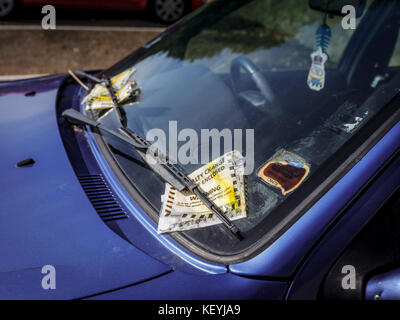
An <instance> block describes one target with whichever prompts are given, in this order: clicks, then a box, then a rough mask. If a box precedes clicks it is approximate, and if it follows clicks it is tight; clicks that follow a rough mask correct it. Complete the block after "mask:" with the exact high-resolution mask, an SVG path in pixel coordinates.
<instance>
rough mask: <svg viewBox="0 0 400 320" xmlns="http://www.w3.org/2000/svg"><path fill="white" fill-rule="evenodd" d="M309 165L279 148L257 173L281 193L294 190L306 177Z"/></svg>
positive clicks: (284, 193)
mask: <svg viewBox="0 0 400 320" xmlns="http://www.w3.org/2000/svg"><path fill="white" fill-rule="evenodd" d="M309 172H310V167H309V165H308V164H307V162H306V161H305V160H304V159H303V158H301V157H299V156H298V155H296V154H294V153H291V152H288V151H285V150H281V151H279V152H277V153H276V154H275V155H274V156H273V157H272V159H270V160H269V161H268V162H267V163H266V164H265V165H263V166H262V167H261V168H260V169H259V170H258V172H257V175H258V176H259V177H260V178H261V179H263V181H264V182H265V183H267V184H268V185H270V186H272V187H274V188H278V189H280V190H281V192H282V194H283V195H286V194H287V193H289V192H291V191H293V190H295V189H296V188H297V187H298V186H299V185H300V184H301V183H302V182H303V181H304V179H305V178H306V177H307V175H308V173H309Z"/></svg>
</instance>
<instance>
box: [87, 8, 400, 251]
mask: <svg viewBox="0 0 400 320" xmlns="http://www.w3.org/2000/svg"><path fill="white" fill-rule="evenodd" d="M348 2H351V3H352V4H353V5H352V6H351V7H350V8H347V9H346V10H348V11H345V13H343V14H342V13H341V12H342V11H341V9H342V4H343V1H330V3H331V4H332V3H333V4H332V6H333V7H331V8H329V13H328V10H327V9H326V7H325V3H326V1H322V0H321V1H311V0H287V1H286V0H285V1H273V0H253V1H232V0H228V1H223V0H221V1H218V0H215V1H212V2H211V3H210V4H208V5H206V6H204V7H202V8H201V9H199V10H197V11H195V12H194V13H192V14H191V15H189V16H188V17H186V18H185V19H184V20H183V21H182V22H181V23H179V24H178V25H175V26H173V27H172V28H169V29H167V30H166V32H164V33H163V34H161V35H160V36H159V37H157V38H156V39H154V40H153V41H151V42H149V43H147V44H146V45H144V46H143V47H141V48H140V49H138V50H137V51H135V52H134V53H133V54H132V55H130V56H128V57H127V58H125V59H123V60H122V61H121V62H119V63H117V64H116V65H114V66H112V67H111V68H110V69H109V70H107V71H106V74H107V75H108V76H109V77H111V78H112V82H113V85H114V89H115V91H116V95H117V96H118V99H119V101H120V105H121V108H122V111H123V114H124V115H125V116H126V119H127V127H128V128H130V129H132V130H134V131H135V132H137V133H139V134H141V135H142V136H143V137H146V138H147V139H148V140H150V141H151V142H155V143H157V145H158V147H159V148H160V149H163V151H164V152H165V153H166V154H167V155H168V156H169V158H170V159H171V160H173V161H176V162H177V163H178V164H179V165H180V166H181V167H182V168H183V169H184V171H185V172H186V173H187V174H190V175H191V178H192V179H193V180H194V182H196V183H197V182H199V183H202V184H204V188H203V191H205V192H206V193H208V194H209V195H212V193H213V192H214V191H215V192H216V190H219V189H218V188H222V187H223V188H225V187H226V185H229V184H233V185H234V190H235V192H236V194H235V196H234V198H233V200H232V201H233V202H232V201H231V202H229V205H232V208H230V207H228V208H227V207H226V204H225V203H224V205H223V207H224V208H225V209H227V210H228V211H229V210H236V214H237V216H231V218H232V219H233V218H235V221H234V222H235V224H236V225H237V226H238V227H239V228H240V229H241V230H242V233H243V234H244V237H245V239H244V240H243V241H236V240H235V239H234V238H232V236H231V235H230V234H229V233H227V232H225V231H224V230H223V228H222V226H221V224H220V223H219V224H218V223H214V224H209V225H208V224H207V217H208V216H207V215H204V214H203V213H204V212H202V211H201V210H200V209H199V210H197V209H196V207H195V206H194V207H190V208H186V212H184V211H182V210H181V211H180V209H182V208H180V209H179V208H177V207H174V209H173V210H172V211H173V212H172V215H173V214H174V213H175V214H176V215H177V217H175V220H173V221H175V223H174V224H173V226H171V225H172V224H171V225H168V223H169V222H168V221H167V220H163V223H164V224H165V225H164V227H165V228H166V229H164V231H165V230H166V231H169V232H172V231H174V232H175V234H176V233H179V234H180V235H181V236H183V237H184V238H185V239H186V240H190V241H191V243H195V244H196V245H197V247H199V248H200V249H201V250H204V251H205V252H209V253H211V254H215V255H219V256H234V255H237V254H242V253H243V252H246V250H248V249H249V248H253V247H254V246H255V244H259V243H260V241H261V240H263V239H267V238H268V237H269V238H268V239H270V238H273V237H275V238H276V236H277V235H279V232H281V231H282V230H285V229H287V228H288V226H290V223H293V221H295V220H296V219H297V218H298V217H299V216H292V215H291V214H292V211H293V209H294V208H296V206H298V205H299V203H300V202H301V201H303V200H304V199H305V198H307V196H308V195H310V194H311V193H312V192H313V191H314V190H315V189H317V188H318V187H319V186H320V185H321V183H322V182H323V181H325V180H326V179H327V177H328V176H329V174H331V173H332V172H334V170H336V169H337V168H338V167H340V166H341V164H342V163H343V162H344V160H345V159H346V158H347V157H348V156H349V154H351V153H352V152H354V151H355V150H356V149H357V148H358V147H359V146H360V145H361V144H362V143H363V142H364V141H365V139H366V138H367V137H368V136H369V135H371V134H372V133H371V132H373V131H371V130H373V128H377V127H373V124H374V123H375V122H376V121H378V120H377V119H378V118H379V117H380V115H383V114H384V113H385V112H386V111H387V109H388V108H389V107H388V105H390V104H389V102H390V101H391V100H392V99H393V98H394V97H395V95H396V93H397V92H398V88H399V83H400V82H399V78H400V74H399V67H400V41H399V40H398V32H399V23H400V19H399V14H400V11H399V3H398V1H382V0H379V1H373V0H369V1H348ZM335 6H336V7H335ZM332 8H333V9H332ZM352 9H354V10H352ZM353 13H354V14H353ZM96 90H97V92H96ZM100 91H101V90H98V88H96V87H95V89H93V90H92V92H91V93H90V94H89V96H88V98H87V99H85V106H86V110H87V111H90V112H92V115H93V116H94V117H95V118H96V119H100V121H101V122H102V123H103V124H104V125H107V126H109V127H111V128H114V129H116V130H117V129H118V128H119V127H120V124H119V123H118V120H117V118H116V115H115V112H114V109H112V104H111V105H110V103H111V100H110V99H108V97H106V96H104V95H106V94H104V92H103V93H101V92H100ZM387 112H389V114H390V112H392V111H387ZM383 120H384V119H383V118H382V116H381V117H380V118H379V121H380V124H382V122H383ZM374 121H375V122H374ZM367 129H368V130H370V131H365V132H364V131H363V130H367ZM374 130H375V129H374ZM105 139H106V141H107V143H108V145H109V147H110V150H111V151H112V153H113V155H114V157H115V159H116V161H117V162H118V164H119V167H120V168H121V169H122V170H123V171H124V172H125V174H126V176H127V177H128V178H129V179H130V181H131V183H132V185H134V186H135V188H136V189H137V190H138V191H139V192H140V194H141V197H142V198H144V199H145V200H146V201H147V203H149V204H151V206H152V208H153V209H154V212H155V213H157V214H156V215H154V214H153V213H149V214H150V215H151V217H152V218H153V219H154V220H155V222H156V223H159V217H158V215H162V216H163V217H162V218H166V216H168V215H169V213H171V210H168V208H167V207H168V203H169V202H168V199H167V198H168V192H171V190H170V189H168V188H166V185H165V183H164V182H162V181H161V180H160V179H159V178H158V177H157V176H156V175H155V174H154V173H153V172H151V171H150V170H148V168H146V166H145V165H143V161H142V158H141V157H140V156H138V155H137V154H136V153H135V152H134V151H132V150H131V149H130V148H129V146H127V145H126V144H124V143H123V142H121V141H118V140H117V139H114V138H112V137H108V136H105ZM217 140H218V141H217ZM232 150H235V152H233V153H232V152H230V151H232ZM232 158H235V159H236V160H235V161H233V162H232V161H231V160H232ZM221 159H224V161H226V162H229V163H230V165H229V166H228V167H229V168H221V172H223V173H221V172H220V175H221V176H222V175H223V174H225V173H226V172H229V170H230V169H232V166H234V169H233V170H235V172H234V173H235V174H236V178H237V180H235V179H233V180H232V181H231V180H229V179H228V176H226V177H225V178H224V179H225V180H224V179H222V178H221V179H222V180H218V179H213V177H218V172H217V171H216V170H214V169H215V168H216V167H218V165H219V164H218V161H221ZM205 168H206V169H205ZM207 168H208V169H207ZM228 169H229V170H228ZM207 173H210V175H207ZM203 178H204V179H203ZM217 180H218V181H217ZM207 183H208V184H207ZM221 186H222V187H221ZM213 188H214V189H213ZM175 196H176V199H178V198H179V197H178V196H177V195H175ZM180 196H182V197H181V198H179V199H180V201H182V203H183V204H182V205H183V206H185V205H186V207H188V204H187V203H184V202H185V201H186V200H187V199H189V200H190V197H189V198H185V197H186V196H188V195H185V194H183V195H180ZM176 199H175V200H176ZM191 200H193V198H192V199H191ZM214 200H215V202H216V203H219V202H218V201H219V199H218V198H214ZM237 200H239V201H237ZM176 201H177V200H176ZM193 201H194V200H193ZM221 201H222V200H221ZM172 202H173V201H172ZM172 202H171V203H170V205H171V206H174V205H176V203H172ZM221 203H222V202H221ZM235 205H236V207H235ZM189 206H190V205H189ZM174 210H175V212H174ZM196 210H197V211H196ZM168 212H169V213H168ZM304 212H305V210H303V211H302V212H301V213H297V214H300V215H301V214H303V213H304ZM185 214H186V215H185ZM192 215H193V218H191V216H192ZM178 216H179V217H178ZM177 219H178V220H177ZM179 219H182V220H179ZM184 219H187V220H184ZM190 219H191V220H190ZM177 221H178V223H176V222H177ZM193 221H194V222H193ZM160 222H161V219H160ZM168 228H170V229H168ZM161 231H162V230H161Z"/></svg>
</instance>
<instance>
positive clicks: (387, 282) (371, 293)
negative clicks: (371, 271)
mask: <svg viewBox="0 0 400 320" xmlns="http://www.w3.org/2000/svg"><path fill="white" fill-rule="evenodd" d="M376 295H378V296H379V300H400V269H395V270H392V271H389V272H385V273H382V274H379V275H376V276H374V277H372V278H371V279H370V280H369V281H368V283H367V286H366V293H365V299H367V300H375V299H376V298H375V297H376Z"/></svg>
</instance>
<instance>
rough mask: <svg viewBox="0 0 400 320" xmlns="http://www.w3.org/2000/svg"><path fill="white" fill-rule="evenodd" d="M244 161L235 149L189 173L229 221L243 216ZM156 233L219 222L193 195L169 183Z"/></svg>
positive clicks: (244, 208)
mask: <svg viewBox="0 0 400 320" xmlns="http://www.w3.org/2000/svg"><path fill="white" fill-rule="evenodd" d="M243 173H244V162H243V158H242V155H241V154H240V153H239V152H238V151H236V150H234V151H232V152H228V153H226V154H225V155H223V156H221V157H219V158H217V159H215V160H214V161H211V162H210V163H208V164H206V165H204V166H202V167H201V168H199V169H197V170H196V171H194V172H193V173H191V174H190V175H189V178H191V180H192V181H193V182H194V183H196V185H197V186H198V187H199V189H201V190H202V191H203V192H204V193H205V194H206V195H207V196H208V197H209V198H210V200H211V201H212V202H214V203H215V205H216V206H218V207H219V208H220V209H221V210H222V212H224V213H225V214H226V216H227V217H228V218H229V219H230V220H237V219H241V218H245V217H246V202H245V194H244V181H243ZM161 200H162V207H161V213H160V219H159V223H158V232H159V233H164V232H172V231H183V230H189V229H194V228H201V227H206V226H211V225H215V224H218V223H221V221H220V220H219V219H218V217H216V216H215V214H214V213H212V212H211V211H210V210H209V209H208V208H207V207H206V206H205V205H204V204H203V202H202V201H201V200H200V199H198V197H197V196H196V195H194V194H193V193H191V192H190V191H183V192H179V191H178V190H176V189H175V188H174V187H172V186H171V185H169V184H166V186H165V193H164V194H163V195H162V197H161Z"/></svg>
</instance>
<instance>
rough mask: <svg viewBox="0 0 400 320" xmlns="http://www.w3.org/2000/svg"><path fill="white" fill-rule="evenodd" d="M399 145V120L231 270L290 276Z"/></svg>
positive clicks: (241, 272)
mask: <svg viewBox="0 0 400 320" xmlns="http://www.w3.org/2000/svg"><path fill="white" fill-rule="evenodd" d="M399 148H400V123H397V124H396V125H395V126H394V127H393V128H392V129H391V130H390V131H389V132H388V133H387V134H386V135H385V136H384V137H383V138H382V139H381V140H380V141H379V142H378V143H377V144H376V145H375V146H374V147H373V148H372V149H371V150H370V151H369V152H368V153H367V154H366V155H365V156H364V157H363V158H362V159H361V160H360V161H359V162H358V163H357V164H356V165H355V166H354V167H353V168H352V169H351V170H350V171H349V172H348V173H347V174H346V175H345V176H344V177H343V178H342V179H341V180H340V181H339V182H337V183H336V185H335V186H334V187H333V188H331V189H330V190H329V191H328V192H327V193H326V194H325V195H324V196H323V197H322V198H321V199H320V200H319V201H318V202H317V203H315V205H314V206H313V207H312V208H311V209H310V210H308V212H306V213H305V214H304V215H303V216H302V217H301V218H300V219H299V220H298V221H297V222H296V223H295V224H294V225H293V226H292V227H291V228H290V229H289V230H288V231H286V232H285V233H284V234H283V235H282V236H281V237H280V238H279V239H277V240H276V241H275V242H274V243H273V244H272V245H271V246H270V247H269V248H267V249H266V250H265V251H263V252H262V253H260V254H259V255H258V256H256V257H254V258H253V259H250V260H248V261H246V262H243V263H240V264H236V265H232V266H230V267H229V269H230V271H231V272H233V273H236V274H240V275H253V276H254V275H257V276H269V277H278V278H285V277H290V276H291V275H292V274H293V273H294V272H295V270H296V268H297V267H298V265H299V263H300V261H301V260H302V259H303V258H304V257H305V255H306V254H307V253H308V252H309V251H310V249H311V248H312V246H313V245H314V244H315V241H316V239H318V238H319V237H320V236H321V235H322V234H323V233H324V232H325V230H326V228H327V227H328V226H329V224H330V223H331V222H332V221H333V220H334V219H335V217H336V216H337V214H338V213H339V212H340V210H341V209H342V208H343V207H344V206H345V205H346V203H347V202H348V201H349V200H350V199H351V198H352V197H353V196H354V195H355V194H356V193H357V192H358V191H359V190H360V189H361V188H362V186H363V185H364V184H365V183H366V182H367V181H368V180H369V179H370V178H371V177H372V176H373V175H374V173H375V172H376V171H377V170H378V168H379V167H381V166H382V165H383V164H384V163H385V162H386V161H387V160H388V159H389V158H390V156H391V155H392V154H393V152H394V151H395V150H397V149H399ZM399 181H400V179H399V180H397V181H394V184H396V183H397V185H398V184H399Z"/></svg>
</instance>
